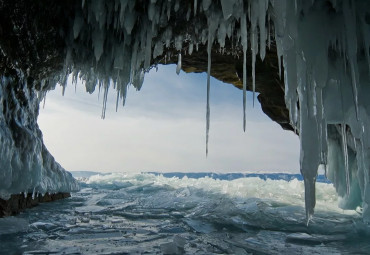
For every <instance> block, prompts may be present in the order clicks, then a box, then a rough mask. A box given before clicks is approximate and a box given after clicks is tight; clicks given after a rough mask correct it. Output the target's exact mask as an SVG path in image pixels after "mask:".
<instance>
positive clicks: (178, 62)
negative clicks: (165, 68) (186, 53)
mask: <svg viewBox="0 0 370 255" xmlns="http://www.w3.org/2000/svg"><path fill="white" fill-rule="evenodd" d="M180 70H181V52H180V53H179V55H178V61H177V67H176V74H177V75H179V74H180Z"/></svg>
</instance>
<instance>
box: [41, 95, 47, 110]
mask: <svg viewBox="0 0 370 255" xmlns="http://www.w3.org/2000/svg"><path fill="white" fill-rule="evenodd" d="M43 101H44V102H43V103H42V109H45V102H46V92H45V94H44V100H43Z"/></svg>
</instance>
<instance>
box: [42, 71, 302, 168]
mask: <svg viewBox="0 0 370 255" xmlns="http://www.w3.org/2000/svg"><path fill="white" fill-rule="evenodd" d="M205 83H206V75H205V74H185V73H181V74H180V75H179V76H177V75H176V73H175V66H160V67H159V70H158V72H155V71H154V70H152V71H151V72H150V73H149V74H147V75H146V77H145V81H144V85H143V87H142V89H141V91H136V90H135V89H133V88H130V90H129V92H128V96H127V103H126V105H125V107H124V108H121V107H120V109H119V111H118V112H117V113H116V112H115V100H116V96H115V91H114V90H113V89H112V90H110V91H109V97H108V105H107V113H106V119H105V120H101V119H100V114H101V107H102V101H101V99H102V98H100V101H98V99H97V94H96V93H95V94H93V95H89V94H87V93H86V92H84V88H83V86H82V85H81V84H78V86H77V92H76V93H74V86H72V85H70V84H69V86H68V87H67V91H66V95H65V97H62V96H61V91H60V89H57V90H56V91H53V92H50V93H49V94H48V96H47V99H46V106H45V109H43V110H41V113H40V117H39V124H40V127H41V130H42V131H43V133H44V139H45V143H46V145H47V147H48V148H49V150H50V151H51V153H52V154H53V155H54V156H55V157H56V159H57V161H59V162H60V163H61V164H62V165H63V166H64V167H65V168H66V169H67V170H94V171H217V172H226V171H227V172H244V171H291V172H297V171H298V160H299V156H298V155H299V154H298V151H299V143H298V138H297V137H296V136H295V135H294V134H293V133H292V132H288V131H283V130H282V129H281V128H280V126H278V125H277V124H276V123H274V122H272V121H271V120H269V118H268V117H267V116H265V115H264V114H263V113H262V111H261V109H260V106H259V105H256V107H255V108H252V107H251V96H250V95H248V108H247V121H248V122H247V131H246V133H243V132H242V93H241V91H240V90H238V89H236V88H234V87H233V86H231V85H226V84H222V83H221V82H219V81H216V80H214V79H213V80H212V84H211V130H210V142H209V156H208V158H206V156H205V107H206V105H205V102H206V100H205V99H206V88H205Z"/></svg>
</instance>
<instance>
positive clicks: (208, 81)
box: [206, 31, 212, 156]
mask: <svg viewBox="0 0 370 255" xmlns="http://www.w3.org/2000/svg"><path fill="white" fill-rule="evenodd" d="M211 50H212V35H211V31H209V32H208V45H207V52H208V66H207V113H206V156H208V137H209V119H210V107H209V92H210V87H211Z"/></svg>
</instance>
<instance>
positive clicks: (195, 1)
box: [194, 0, 198, 16]
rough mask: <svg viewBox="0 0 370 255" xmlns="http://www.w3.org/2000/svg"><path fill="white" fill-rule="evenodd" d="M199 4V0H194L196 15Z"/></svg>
mask: <svg viewBox="0 0 370 255" xmlns="http://www.w3.org/2000/svg"><path fill="white" fill-rule="evenodd" d="M197 4H198V3H197V0H194V16H195V15H197V9H198V7H197Z"/></svg>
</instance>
